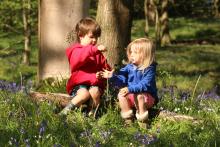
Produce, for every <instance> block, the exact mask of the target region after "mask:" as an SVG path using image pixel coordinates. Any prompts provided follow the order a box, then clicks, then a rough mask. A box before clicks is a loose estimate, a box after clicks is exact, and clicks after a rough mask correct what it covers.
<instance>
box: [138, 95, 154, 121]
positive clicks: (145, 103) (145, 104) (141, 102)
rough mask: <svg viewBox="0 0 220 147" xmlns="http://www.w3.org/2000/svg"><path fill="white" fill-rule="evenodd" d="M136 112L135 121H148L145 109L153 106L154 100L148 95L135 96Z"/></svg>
mask: <svg viewBox="0 0 220 147" xmlns="http://www.w3.org/2000/svg"><path fill="white" fill-rule="evenodd" d="M137 102H138V106H137V107H138V110H139V111H138V112H137V113H136V117H137V120H139V121H145V120H147V119H148V111H147V109H149V108H151V107H152V106H153V105H154V98H153V97H152V96H151V95H150V94H148V93H141V94H137Z"/></svg>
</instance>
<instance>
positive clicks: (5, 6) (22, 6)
mask: <svg viewBox="0 0 220 147" xmlns="http://www.w3.org/2000/svg"><path fill="white" fill-rule="evenodd" d="M0 15H1V16H2V17H0V29H1V30H2V31H3V32H7V33H15V34H18V35H23V36H24V37H23V40H21V41H18V42H24V50H23V57H22V63H24V64H26V65H29V64H30V44H31V33H33V34H35V33H36V32H37V29H35V28H36V26H37V25H36V24H37V23H36V22H37V0H32V1H30V0H22V1H21V0H2V1H1V3H0ZM3 16H4V17H3ZM32 28H33V29H32ZM10 46H13V44H10Z"/></svg>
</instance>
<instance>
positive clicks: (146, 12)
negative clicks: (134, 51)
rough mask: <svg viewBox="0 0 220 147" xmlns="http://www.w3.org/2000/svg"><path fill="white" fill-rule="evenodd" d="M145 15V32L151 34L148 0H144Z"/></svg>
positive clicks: (147, 34)
mask: <svg viewBox="0 0 220 147" xmlns="http://www.w3.org/2000/svg"><path fill="white" fill-rule="evenodd" d="M144 15H145V28H144V32H145V35H146V36H149V23H148V0H145V1H144Z"/></svg>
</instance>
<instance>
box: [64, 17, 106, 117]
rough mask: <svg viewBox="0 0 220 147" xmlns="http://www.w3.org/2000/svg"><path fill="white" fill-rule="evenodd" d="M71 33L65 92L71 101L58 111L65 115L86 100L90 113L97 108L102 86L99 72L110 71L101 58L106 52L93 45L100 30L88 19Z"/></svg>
mask: <svg viewBox="0 0 220 147" xmlns="http://www.w3.org/2000/svg"><path fill="white" fill-rule="evenodd" d="M75 33H76V36H77V43H75V44H73V45H71V46H70V47H69V48H67V49H66V55H67V58H68V61H69V64H70V70H71V76H70V78H69V80H68V83H67V86H66V89H67V92H68V93H69V94H70V95H72V96H73V99H72V100H71V102H70V103H69V104H68V105H67V106H66V107H65V108H64V109H63V110H62V111H61V114H65V115H66V114H67V113H68V112H69V111H70V110H72V109H74V108H75V107H79V106H80V105H81V104H83V103H85V102H87V101H88V100H91V101H90V102H91V103H90V105H91V106H90V107H91V108H90V109H91V110H92V109H93V108H96V107H97V106H98V105H99V103H100V97H101V95H102V93H103V91H104V89H105V86H106V85H105V84H106V82H105V79H102V78H101V76H100V71H102V70H103V69H110V66H109V65H108V64H107V61H106V58H105V57H104V56H103V54H102V52H104V51H106V48H105V47H104V46H103V45H96V43H97V39H98V37H100V35H101V28H100V26H99V25H98V24H97V22H96V21H95V20H94V19H92V18H83V19H81V20H80V21H79V22H78V23H77V25H76V27H75Z"/></svg>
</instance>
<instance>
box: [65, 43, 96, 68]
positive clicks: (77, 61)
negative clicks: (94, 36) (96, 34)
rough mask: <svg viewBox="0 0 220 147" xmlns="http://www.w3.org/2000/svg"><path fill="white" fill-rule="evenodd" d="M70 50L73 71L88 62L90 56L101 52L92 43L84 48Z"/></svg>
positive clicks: (69, 56)
mask: <svg viewBox="0 0 220 147" xmlns="http://www.w3.org/2000/svg"><path fill="white" fill-rule="evenodd" d="M70 51H71V53H67V54H68V55H67V56H68V59H69V63H70V67H71V70H72V71H75V70H77V69H78V68H79V67H81V66H82V65H84V64H85V63H86V62H87V60H89V57H90V56H93V55H96V54H98V53H99V52H100V51H99V50H98V49H97V47H95V46H92V45H89V46H86V47H84V48H76V49H74V50H70ZM67 52H68V51H67Z"/></svg>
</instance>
